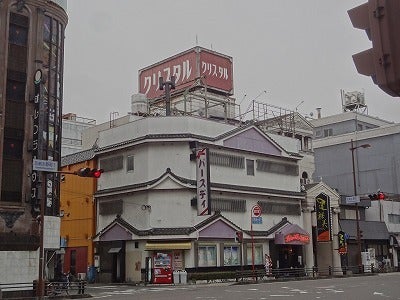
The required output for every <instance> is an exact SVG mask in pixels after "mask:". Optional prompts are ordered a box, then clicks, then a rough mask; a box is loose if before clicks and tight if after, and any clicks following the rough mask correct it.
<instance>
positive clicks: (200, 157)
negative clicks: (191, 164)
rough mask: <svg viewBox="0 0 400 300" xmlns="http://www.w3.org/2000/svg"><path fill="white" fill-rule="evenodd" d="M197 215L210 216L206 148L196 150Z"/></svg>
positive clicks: (208, 164) (208, 165)
mask: <svg viewBox="0 0 400 300" xmlns="http://www.w3.org/2000/svg"><path fill="white" fill-rule="evenodd" d="M196 181H197V215H199V216H205V215H209V214H211V203H210V161H209V151H208V149H207V148H204V149H197V150H196Z"/></svg>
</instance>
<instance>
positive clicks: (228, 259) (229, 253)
mask: <svg viewBox="0 0 400 300" xmlns="http://www.w3.org/2000/svg"><path fill="white" fill-rule="evenodd" d="M238 265H240V249H239V246H224V266H238Z"/></svg>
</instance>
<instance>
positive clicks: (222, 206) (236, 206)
mask: <svg viewBox="0 0 400 300" xmlns="http://www.w3.org/2000/svg"><path fill="white" fill-rule="evenodd" d="M211 210H213V211H233V212H245V211H246V200H240V199H222V198H213V199H212V201H211Z"/></svg>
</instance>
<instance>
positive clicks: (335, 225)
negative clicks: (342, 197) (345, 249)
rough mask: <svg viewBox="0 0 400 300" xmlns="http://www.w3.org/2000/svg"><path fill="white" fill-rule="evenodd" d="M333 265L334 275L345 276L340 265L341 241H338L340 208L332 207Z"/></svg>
mask: <svg viewBox="0 0 400 300" xmlns="http://www.w3.org/2000/svg"><path fill="white" fill-rule="evenodd" d="M331 209H332V210H331V211H332V264H333V270H334V275H343V271H342V269H341V263H340V254H339V251H338V249H339V240H338V232H339V216H338V214H339V212H340V208H339V207H332V208H331Z"/></svg>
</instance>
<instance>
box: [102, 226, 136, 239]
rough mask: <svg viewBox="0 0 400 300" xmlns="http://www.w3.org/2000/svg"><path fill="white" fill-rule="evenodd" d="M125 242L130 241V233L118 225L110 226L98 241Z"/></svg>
mask: <svg viewBox="0 0 400 300" xmlns="http://www.w3.org/2000/svg"><path fill="white" fill-rule="evenodd" d="M126 240H132V233H131V232H129V231H128V230H127V229H126V228H125V227H123V226H121V225H120V224H118V223H115V224H114V225H112V226H111V227H110V228H108V229H107V230H106V231H105V232H102V233H101V234H100V236H99V241H101V242H108V241H126Z"/></svg>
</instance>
